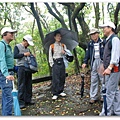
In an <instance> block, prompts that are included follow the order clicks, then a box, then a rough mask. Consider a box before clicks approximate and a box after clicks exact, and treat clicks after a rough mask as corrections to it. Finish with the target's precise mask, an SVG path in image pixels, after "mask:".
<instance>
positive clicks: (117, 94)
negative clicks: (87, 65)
mask: <svg viewBox="0 0 120 120" xmlns="http://www.w3.org/2000/svg"><path fill="white" fill-rule="evenodd" d="M99 27H100V28H103V33H104V36H106V37H107V38H106V44H105V48H104V54H103V64H104V72H103V75H105V86H106V101H107V115H108V116H110V115H120V91H119V86H118V83H119V80H120V62H119V61H120V60H119V59H120V39H119V38H118V37H117V36H116V35H115V25H114V23H113V22H107V23H105V24H103V25H100V26H99ZM104 112H105V111H104V105H103V108H102V112H101V113H100V116H103V115H105V113H104Z"/></svg>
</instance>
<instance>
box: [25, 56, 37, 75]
mask: <svg viewBox="0 0 120 120" xmlns="http://www.w3.org/2000/svg"><path fill="white" fill-rule="evenodd" d="M24 66H25V71H27V72H31V73H36V72H38V65H37V61H36V58H35V57H34V55H32V54H31V55H30V56H27V57H26V61H25V63H24Z"/></svg>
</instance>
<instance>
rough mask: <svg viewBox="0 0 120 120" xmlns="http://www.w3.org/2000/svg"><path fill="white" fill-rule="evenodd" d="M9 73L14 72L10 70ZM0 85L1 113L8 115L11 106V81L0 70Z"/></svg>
mask: <svg viewBox="0 0 120 120" xmlns="http://www.w3.org/2000/svg"><path fill="white" fill-rule="evenodd" d="M10 74H11V75H12V74H14V73H13V72H10ZM0 87H1V89H2V115H3V116H8V115H12V107H13V97H12V94H11V92H12V89H13V86H12V81H11V80H7V82H6V78H5V77H4V76H3V74H2V73H1V72H0Z"/></svg>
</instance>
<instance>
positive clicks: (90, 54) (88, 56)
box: [83, 38, 105, 66]
mask: <svg viewBox="0 0 120 120" xmlns="http://www.w3.org/2000/svg"><path fill="white" fill-rule="evenodd" d="M94 43H95V42H94V41H93V40H90V42H89V43H88V46H87V49H86V54H85V58H84V61H83V63H85V64H88V61H89V60H90V66H92V65H93V61H94V60H95V58H94ZM97 43H100V44H99V48H100V59H101V60H103V51H104V44H105V41H104V40H102V39H100V38H99V39H98V41H97Z"/></svg>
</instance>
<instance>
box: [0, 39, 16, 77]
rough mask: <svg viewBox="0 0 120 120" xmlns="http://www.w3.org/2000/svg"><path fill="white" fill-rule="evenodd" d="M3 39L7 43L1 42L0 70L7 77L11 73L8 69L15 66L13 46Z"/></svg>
mask: <svg viewBox="0 0 120 120" xmlns="http://www.w3.org/2000/svg"><path fill="white" fill-rule="evenodd" d="M2 41H3V42H4V43H5V45H4V43H2V42H0V70H1V72H2V74H3V75H4V76H5V77H6V76H8V75H9V72H8V69H13V67H14V57H13V53H12V48H11V46H10V45H9V44H7V43H6V42H5V40H2Z"/></svg>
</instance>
